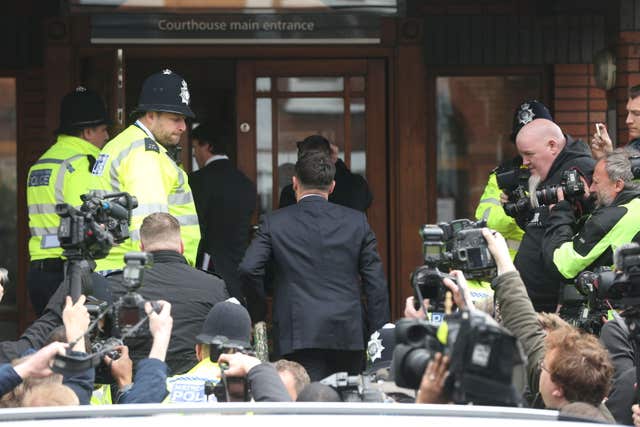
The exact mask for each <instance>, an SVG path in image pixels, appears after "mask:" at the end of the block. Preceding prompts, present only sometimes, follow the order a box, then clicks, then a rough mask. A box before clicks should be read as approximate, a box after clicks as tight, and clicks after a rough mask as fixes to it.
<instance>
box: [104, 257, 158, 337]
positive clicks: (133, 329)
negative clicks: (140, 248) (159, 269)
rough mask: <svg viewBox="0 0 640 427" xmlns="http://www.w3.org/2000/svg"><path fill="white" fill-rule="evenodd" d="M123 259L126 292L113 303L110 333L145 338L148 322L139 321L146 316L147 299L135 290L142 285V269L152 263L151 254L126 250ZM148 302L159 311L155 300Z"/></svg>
mask: <svg viewBox="0 0 640 427" xmlns="http://www.w3.org/2000/svg"><path fill="white" fill-rule="evenodd" d="M124 261H125V267H124V270H123V274H122V282H123V284H124V286H125V288H126V289H127V293H126V294H124V295H123V296H122V297H120V299H119V300H118V301H116V302H115V304H114V305H113V313H112V316H111V318H112V321H113V324H112V327H113V330H112V331H111V335H113V336H120V337H121V336H126V337H127V338H129V339H135V338H146V337H149V335H150V332H149V324H148V323H143V324H139V323H140V321H141V320H143V319H146V318H147V313H146V311H145V309H144V304H145V303H146V302H147V301H146V300H145V299H144V298H143V297H142V295H140V294H139V293H138V292H136V291H137V290H138V289H140V286H142V278H143V276H144V269H145V268H146V267H150V266H151V265H153V255H151V254H150V253H147V252H128V253H127V254H125V256H124ZM150 303H151V305H152V307H153V309H154V310H155V311H156V312H160V307H159V306H158V305H157V303H156V302H155V301H150Z"/></svg>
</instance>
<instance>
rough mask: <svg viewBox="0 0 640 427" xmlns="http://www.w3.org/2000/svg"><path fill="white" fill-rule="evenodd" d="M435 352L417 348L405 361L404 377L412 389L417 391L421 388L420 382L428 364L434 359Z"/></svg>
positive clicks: (403, 367)
mask: <svg viewBox="0 0 640 427" xmlns="http://www.w3.org/2000/svg"><path fill="white" fill-rule="evenodd" d="M433 354H434V353H433V352H432V351H431V350H429V349H424V348H416V349H414V350H412V351H410V352H409V354H407V356H406V358H405V359H404V365H403V366H402V369H403V371H404V372H403V376H404V378H405V379H406V381H407V382H408V383H409V387H410V388H414V389H417V388H419V387H420V381H421V380H422V375H424V370H425V368H426V367H427V363H429V361H430V360H431V359H432V358H433Z"/></svg>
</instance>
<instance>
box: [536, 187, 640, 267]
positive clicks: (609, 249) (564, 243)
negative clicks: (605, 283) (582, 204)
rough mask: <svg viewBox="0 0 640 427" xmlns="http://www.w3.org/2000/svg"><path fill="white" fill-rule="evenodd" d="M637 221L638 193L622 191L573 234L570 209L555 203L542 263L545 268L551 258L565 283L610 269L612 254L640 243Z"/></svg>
mask: <svg viewBox="0 0 640 427" xmlns="http://www.w3.org/2000/svg"><path fill="white" fill-rule="evenodd" d="M639 218H640V191H638V190H635V189H624V190H622V191H621V192H620V193H619V194H618V195H617V196H616V198H615V199H614V200H613V202H612V203H611V205H609V206H603V207H600V208H598V209H596V210H594V211H593V212H592V213H591V215H590V216H589V217H588V218H587V220H586V221H585V223H584V225H583V226H582V227H581V228H580V229H579V230H578V232H577V233H576V234H574V233H573V231H574V223H575V221H576V218H575V214H574V212H573V208H572V206H571V204H570V203H569V202H567V201H563V202H558V204H556V206H555V207H554V208H553V209H552V210H551V213H550V214H549V226H548V227H547V230H546V231H545V236H544V242H543V247H542V249H543V252H544V254H545V262H546V263H547V264H549V257H552V262H553V265H554V266H555V268H557V269H558V271H559V272H560V274H562V276H563V277H564V278H565V279H573V278H574V277H576V276H577V275H578V274H580V272H581V271H584V270H593V269H594V268H595V267H600V266H612V265H613V263H614V259H613V254H615V252H616V250H617V249H618V248H619V247H620V246H622V245H624V244H627V243H631V242H636V243H638V242H640V221H638V219H639ZM547 251H548V252H547ZM618 267H619V266H618Z"/></svg>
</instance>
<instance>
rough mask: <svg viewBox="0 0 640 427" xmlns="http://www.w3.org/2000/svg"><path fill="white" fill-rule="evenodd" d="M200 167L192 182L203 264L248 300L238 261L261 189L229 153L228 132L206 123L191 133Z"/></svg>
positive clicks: (228, 286)
mask: <svg viewBox="0 0 640 427" xmlns="http://www.w3.org/2000/svg"><path fill="white" fill-rule="evenodd" d="M191 136H192V140H193V147H194V154H195V158H196V162H197V163H198V167H199V168H200V169H199V170H197V171H196V172H193V173H191V174H190V175H189V186H190V187H191V191H192V192H193V199H194V202H195V204H196V210H197V211H198V220H199V222H200V233H201V235H202V240H201V241H200V248H199V250H198V266H203V268H204V269H205V270H208V269H210V268H209V267H210V266H212V267H213V268H212V270H213V271H215V272H216V273H217V274H219V275H220V276H222V278H223V279H224V281H225V283H226V284H227V289H228V290H229V293H230V294H231V296H233V297H236V298H237V299H238V300H240V301H244V298H243V295H242V288H241V285H240V282H239V278H238V273H237V271H238V264H239V263H240V260H241V259H242V256H243V255H244V251H245V250H246V249H247V246H248V244H249V227H250V226H251V216H252V215H253V211H254V209H255V205H256V189H255V186H254V184H253V182H251V180H250V179H249V178H247V177H246V176H245V175H244V174H243V173H242V172H240V171H239V170H238V169H236V168H235V167H234V166H233V165H232V164H231V161H230V160H229V157H227V155H226V149H225V139H226V138H225V137H224V133H222V134H220V135H219V136H216V134H214V129H213V128H212V127H209V126H208V125H200V126H198V127H197V128H195V129H194V130H193V132H192V134H191Z"/></svg>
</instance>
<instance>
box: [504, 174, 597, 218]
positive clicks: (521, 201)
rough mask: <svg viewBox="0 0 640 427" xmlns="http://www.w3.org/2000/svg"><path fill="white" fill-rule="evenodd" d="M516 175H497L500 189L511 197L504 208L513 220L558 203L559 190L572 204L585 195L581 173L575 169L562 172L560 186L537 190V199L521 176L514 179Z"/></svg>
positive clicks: (549, 186)
mask: <svg viewBox="0 0 640 427" xmlns="http://www.w3.org/2000/svg"><path fill="white" fill-rule="evenodd" d="M514 175H515V172H513V171H506V172H503V173H502V174H501V175H498V174H497V175H496V179H497V181H498V187H499V188H500V189H501V190H502V191H504V192H505V193H506V194H507V196H508V197H509V202H507V203H505V204H504V206H503V208H504V212H505V213H506V214H507V215H509V216H510V217H513V218H516V217H518V216H520V215H524V214H527V213H530V212H531V211H532V210H534V209H536V208H538V207H539V206H549V205H553V204H556V203H558V188H562V191H563V192H564V197H565V200H568V201H571V202H575V201H577V200H578V198H579V196H582V195H583V194H584V184H583V183H582V180H580V173H579V172H578V171H577V170H575V169H570V170H566V171H564V172H562V178H561V182H560V184H559V185H548V186H545V187H542V188H540V189H538V190H536V192H535V195H534V196H535V197H531V195H530V194H529V193H528V192H527V190H526V188H527V187H526V185H525V184H524V183H523V182H522V178H521V177H520V175H518V178H514Z"/></svg>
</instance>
